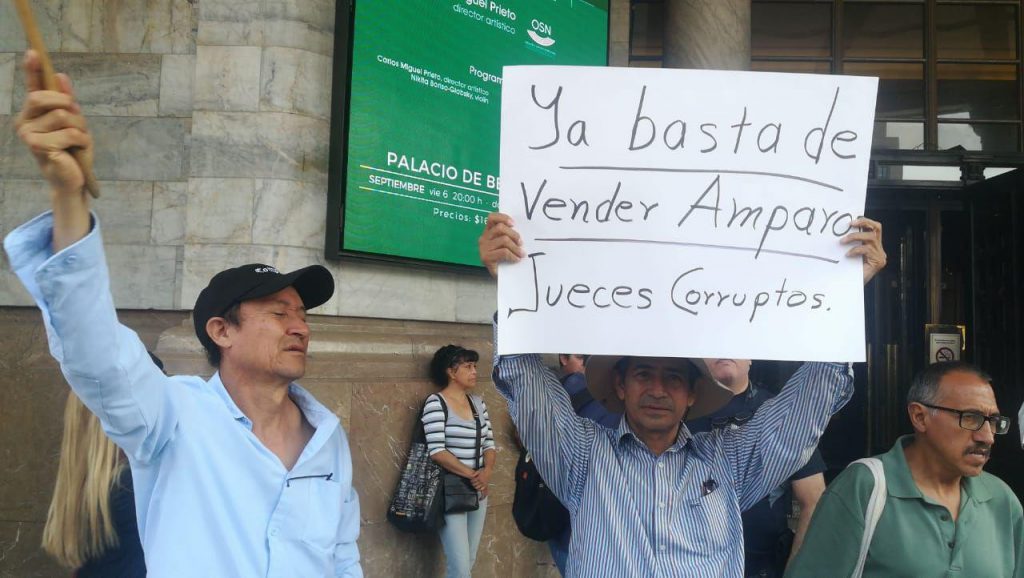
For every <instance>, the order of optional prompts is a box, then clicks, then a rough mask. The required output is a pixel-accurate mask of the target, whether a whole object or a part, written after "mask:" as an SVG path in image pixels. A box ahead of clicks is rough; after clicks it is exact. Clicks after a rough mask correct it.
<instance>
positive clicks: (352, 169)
mask: <svg viewBox="0 0 1024 578" xmlns="http://www.w3.org/2000/svg"><path fill="white" fill-rule="evenodd" d="M350 8H351V10H350V11H348V12H347V13H345V12H346V11H345V9H344V7H343V6H342V5H341V4H339V6H338V10H339V12H340V13H341V14H339V18H338V32H339V34H338V36H339V39H338V44H339V46H337V47H336V49H335V94H334V98H333V103H334V107H335V108H334V116H333V118H334V120H333V121H332V123H333V124H332V142H331V149H332V150H331V179H330V181H331V182H330V187H329V188H330V194H329V196H330V199H331V203H330V209H329V210H330V214H329V216H328V235H327V239H328V240H327V243H328V246H327V255H328V256H329V257H336V256H338V255H339V254H357V255H370V256H385V257H399V258H405V259H416V260H422V261H435V262H442V263H454V264H461V265H477V264H479V261H478V258H477V255H476V248H475V247H476V237H477V236H479V234H480V231H481V229H482V228H483V224H484V222H485V220H486V218H487V214H488V213H490V212H491V211H494V210H496V209H497V207H498V174H499V171H498V153H499V120H500V116H501V74H502V67H503V66H506V65H515V64H559V65H566V64H578V65H591V66H592V65H603V64H605V63H606V62H607V46H608V2H607V0H599V1H593V0H592V1H583V0H502V1H500V2H498V1H492V0H359V1H357V2H355V3H354V5H353V6H350ZM342 44H344V46H342ZM345 50H348V53H347V54H346V53H345ZM339 79H345V80H347V84H341V83H339ZM339 91H344V93H343V94H339ZM346 113H347V114H346Z"/></svg>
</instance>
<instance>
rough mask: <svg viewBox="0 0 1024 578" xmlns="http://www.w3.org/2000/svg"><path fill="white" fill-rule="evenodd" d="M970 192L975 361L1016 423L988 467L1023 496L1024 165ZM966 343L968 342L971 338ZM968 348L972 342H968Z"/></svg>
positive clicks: (1000, 441) (1001, 440)
mask: <svg viewBox="0 0 1024 578" xmlns="http://www.w3.org/2000/svg"><path fill="white" fill-rule="evenodd" d="M968 193H969V195H970V208H971V221H972V227H971V230H972V237H971V239H970V244H971V248H972V269H973V276H972V277H973V293H974V299H973V308H974V315H973V316H974V324H973V326H972V327H971V331H969V333H968V335H969V336H970V338H972V340H973V343H974V347H973V356H972V357H973V359H972V360H973V361H974V363H976V364H977V365H978V366H979V367H981V368H982V369H983V370H985V371H987V372H988V373H989V374H991V375H992V387H993V388H994V389H995V393H996V401H997V402H998V403H999V409H1000V410H1001V412H1002V413H1003V415H1009V416H1013V418H1014V424H1015V425H1014V427H1012V428H1011V429H1010V433H1009V434H1007V435H1005V436H998V438H997V439H996V445H995V448H994V450H993V452H992V459H991V461H990V462H989V464H988V466H987V467H986V470H987V471H988V472H990V473H992V474H994V475H996V476H999V477H1000V478H1002V480H1003V481H1005V482H1006V483H1008V484H1010V487H1012V488H1013V490H1014V492H1016V494H1017V496H1018V497H1020V498H1021V499H1022V500H1024V451H1021V434H1020V432H1021V430H1020V428H1021V425H1022V424H1021V423H1020V422H1019V421H1018V420H1017V411H1018V410H1019V409H1020V407H1021V404H1022V403H1024V201H1022V199H1021V196H1022V195H1024V169H1017V170H1015V171H1012V172H1010V173H1006V174H1004V175H1000V176H998V177H996V178H993V179H989V180H987V181H983V182H981V183H978V184H976V185H973V186H971V187H970V188H969V189H968ZM969 343H970V342H969ZM968 349H969V350H970V349H971V347H970V345H969V346H968Z"/></svg>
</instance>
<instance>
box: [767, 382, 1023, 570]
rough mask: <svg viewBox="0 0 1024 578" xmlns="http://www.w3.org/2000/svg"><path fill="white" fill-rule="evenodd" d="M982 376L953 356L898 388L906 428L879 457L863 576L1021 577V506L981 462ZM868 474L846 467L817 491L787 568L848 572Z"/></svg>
mask: <svg viewBox="0 0 1024 578" xmlns="http://www.w3.org/2000/svg"><path fill="white" fill-rule="evenodd" d="M990 382H991V378H990V377H989V376H988V375H986V374H985V373H984V372H982V371H981V370H980V369H978V368H976V367H974V366H972V365H970V364H967V363H962V362H947V363H936V364H934V365H932V366H930V367H928V368H927V369H925V370H924V371H923V372H921V373H920V374H919V375H918V376H917V377H916V378H915V379H914V382H913V384H912V385H911V387H910V391H909V392H908V393H907V412H908V414H909V416H910V423H911V425H912V426H913V427H914V433H913V434H911V435H906V436H903V437H901V438H899V439H898V440H897V441H896V444H895V445H894V446H893V448H892V449H891V450H889V451H888V452H887V453H885V454H882V455H880V456H878V457H879V459H880V460H881V462H882V467H883V470H884V473H885V482H886V490H887V491H886V496H885V507H884V509H883V510H882V515H881V518H879V520H878V523H877V526H876V527H875V531H874V536H873V537H872V539H871V542H870V544H869V546H868V551H867V558H866V562H865V564H864V574H863V575H864V576H965V577H968V576H970V577H973V576H985V577H989V576H993V577H994V576H999V577H1014V578H1024V513H1022V510H1021V504H1020V501H1019V500H1018V499H1017V497H1016V496H1014V494H1013V491H1012V490H1010V488H1009V486H1007V485H1006V484H1005V483H1003V481H1002V480H1000V479H999V478H996V477H995V476H993V475H991V474H988V473H986V472H984V471H983V468H984V467H985V463H986V462H988V458H989V455H990V454H991V452H992V445H993V443H994V441H995V436H996V435H997V434H1005V433H1006V432H1008V431H1009V430H1010V418H1008V417H1005V416H1002V415H999V408H998V407H997V406H996V399H995V394H994V393H993V391H992V386H991V384H990ZM874 484H875V482H874V477H873V476H872V474H871V472H870V470H869V469H868V468H866V467H862V466H853V467H850V468H848V469H847V470H846V471H845V472H843V473H842V474H841V475H839V477H837V478H836V479H835V481H834V482H832V485H831V486H829V488H828V489H827V490H826V491H825V494H824V495H823V496H822V498H821V501H820V502H819V503H818V507H817V509H816V511H815V514H814V518H813V519H812V520H811V528H810V531H809V532H808V534H807V538H806V540H805V541H804V544H803V547H802V548H801V549H800V552H799V553H798V554H797V556H796V558H795V559H794V560H793V563H792V564H791V565H790V567H789V571H788V572H787V573H786V576H793V577H802V576H813V577H817V576H850V575H851V573H852V571H853V570H854V568H855V566H856V564H857V560H858V555H859V553H860V548H861V540H862V537H863V535H864V528H865V511H866V508H867V505H868V501H869V496H870V495H871V490H872V488H873V487H874Z"/></svg>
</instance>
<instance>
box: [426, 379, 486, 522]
mask: <svg viewBox="0 0 1024 578" xmlns="http://www.w3.org/2000/svg"><path fill="white" fill-rule="evenodd" d="M437 397H438V399H440V400H441V408H442V409H444V421H445V423H446V424H447V423H448V404H446V403H445V402H444V396H442V395H441V394H438V395H437ZM466 399H467V400H468V401H469V407H470V409H472V410H473V421H475V422H476V452H475V458H474V460H473V463H474V464H479V463H480V430H481V429H483V427H482V426H481V425H480V416H479V414H477V411H476V406H475V405H474V404H473V400H472V399H471V398H470V397H469V394H466ZM479 507H480V494H479V493H478V492H477V491H476V488H474V487H473V484H472V482H470V481H469V480H468V479H467V478H464V477H462V476H460V475H458V474H454V473H452V472H448V471H446V472H445V473H444V513H445V514H459V513H462V512H472V511H474V510H476V509H478V508H479Z"/></svg>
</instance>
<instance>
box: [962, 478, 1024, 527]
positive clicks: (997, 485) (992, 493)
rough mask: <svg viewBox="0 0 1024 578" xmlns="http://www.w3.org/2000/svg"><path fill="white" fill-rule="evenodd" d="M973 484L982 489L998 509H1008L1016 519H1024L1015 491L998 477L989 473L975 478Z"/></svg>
mask: <svg viewBox="0 0 1024 578" xmlns="http://www.w3.org/2000/svg"><path fill="white" fill-rule="evenodd" d="M972 484H974V485H975V486H977V487H978V488H980V489H981V492H980V494H983V495H984V496H985V497H986V498H987V499H988V500H990V501H991V502H992V506H993V507H995V508H997V509H1007V510H1009V511H1010V512H1011V514H1012V515H1013V517H1015V518H1024V509H1022V507H1021V503H1020V499H1018V498H1017V494H1015V493H1014V491H1013V489H1012V488H1010V486H1009V485H1008V484H1007V483H1006V482H1004V481H1003V480H1002V479H1000V478H999V477H998V476H995V475H992V474H990V473H988V472H981V475H979V476H977V477H975V478H973V480H972Z"/></svg>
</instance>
